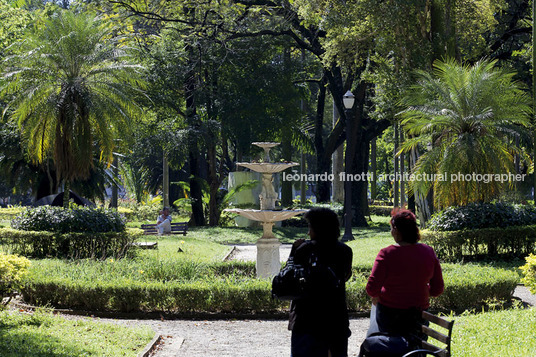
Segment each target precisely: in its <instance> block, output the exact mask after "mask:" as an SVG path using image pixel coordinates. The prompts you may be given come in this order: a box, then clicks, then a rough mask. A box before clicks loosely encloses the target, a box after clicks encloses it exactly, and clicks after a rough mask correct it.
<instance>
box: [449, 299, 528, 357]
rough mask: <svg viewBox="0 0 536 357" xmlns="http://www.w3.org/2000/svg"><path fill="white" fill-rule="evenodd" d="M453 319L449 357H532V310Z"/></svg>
mask: <svg viewBox="0 0 536 357" xmlns="http://www.w3.org/2000/svg"><path fill="white" fill-rule="evenodd" d="M455 320H456V323H455V324H454V332H453V343H452V355H453V356H456V357H488V356H501V357H510V356H512V357H514V356H515V357H531V356H536V309H534V308H532V309H526V310H521V309H513V310H505V311H494V312H487V313H481V314H476V315H465V316H460V317H456V318H455Z"/></svg>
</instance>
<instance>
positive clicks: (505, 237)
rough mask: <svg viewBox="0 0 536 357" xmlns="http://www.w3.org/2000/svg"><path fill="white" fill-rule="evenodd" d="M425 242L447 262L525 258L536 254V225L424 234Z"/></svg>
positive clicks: (422, 235) (422, 233) (428, 231)
mask: <svg viewBox="0 0 536 357" xmlns="http://www.w3.org/2000/svg"><path fill="white" fill-rule="evenodd" d="M421 239H422V242H423V243H426V244H428V245H430V246H431V247H433V248H434V250H435V252H436V254H437V256H438V257H439V259H441V260H443V261H450V262H453V261H460V260H463V259H466V258H469V259H475V258H481V257H494V256H499V255H500V256H507V257H524V256H526V255H528V254H530V253H534V252H536V225H535V226H520V227H506V228H484V229H473V230H463V231H453V232H438V231H431V230H423V231H421Z"/></svg>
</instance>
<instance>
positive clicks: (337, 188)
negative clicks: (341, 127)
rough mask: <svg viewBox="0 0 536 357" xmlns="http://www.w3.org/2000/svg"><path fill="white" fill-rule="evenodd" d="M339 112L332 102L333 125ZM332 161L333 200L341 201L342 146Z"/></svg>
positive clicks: (334, 154)
mask: <svg viewBox="0 0 536 357" xmlns="http://www.w3.org/2000/svg"><path fill="white" fill-rule="evenodd" d="M339 117H340V116H339V112H338V110H337V107H336V106H335V102H333V126H335V125H336V124H337V121H338V120H339ZM332 161H333V165H332V166H333V169H332V172H333V185H332V186H333V201H334V202H343V200H344V182H343V181H341V180H340V179H339V174H340V173H341V172H343V171H344V148H343V146H342V145H339V147H338V148H337V150H335V152H334V153H333V155H332Z"/></svg>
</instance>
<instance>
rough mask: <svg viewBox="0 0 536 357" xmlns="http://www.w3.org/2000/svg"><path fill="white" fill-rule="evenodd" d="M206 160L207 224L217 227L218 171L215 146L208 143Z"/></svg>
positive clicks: (218, 213) (218, 215) (218, 214)
mask: <svg viewBox="0 0 536 357" xmlns="http://www.w3.org/2000/svg"><path fill="white" fill-rule="evenodd" d="M207 159H208V176H209V180H208V181H209V190H210V192H209V194H210V198H209V202H208V222H209V223H208V224H209V225H210V226H212V227H215V226H217V225H218V221H219V218H220V212H219V210H218V188H219V186H220V185H219V180H218V171H217V157H216V145H214V144H213V143H210V144H209V145H208V147H207Z"/></svg>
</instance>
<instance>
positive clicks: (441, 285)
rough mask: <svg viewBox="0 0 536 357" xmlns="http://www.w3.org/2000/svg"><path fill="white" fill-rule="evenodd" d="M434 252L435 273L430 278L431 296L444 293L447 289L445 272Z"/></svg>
mask: <svg viewBox="0 0 536 357" xmlns="http://www.w3.org/2000/svg"><path fill="white" fill-rule="evenodd" d="M433 254H434V258H435V265H434V275H433V276H432V279H430V296H439V295H441V294H442V293H443V290H444V289H445V282H444V281H443V272H442V271H441V265H440V264H439V259H437V256H436V255H435V252H434V253H433Z"/></svg>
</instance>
